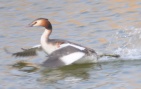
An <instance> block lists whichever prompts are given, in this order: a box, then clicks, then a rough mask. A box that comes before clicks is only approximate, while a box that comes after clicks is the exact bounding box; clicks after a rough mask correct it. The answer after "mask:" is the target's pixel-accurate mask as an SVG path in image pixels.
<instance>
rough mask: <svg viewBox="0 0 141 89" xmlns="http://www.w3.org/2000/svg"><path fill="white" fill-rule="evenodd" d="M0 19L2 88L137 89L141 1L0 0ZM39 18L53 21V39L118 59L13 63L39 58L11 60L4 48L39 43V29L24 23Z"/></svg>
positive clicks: (140, 63)
mask: <svg viewBox="0 0 141 89" xmlns="http://www.w3.org/2000/svg"><path fill="white" fill-rule="evenodd" d="M0 17H1V18H0V21H1V24H0V43H1V47H0V50H1V51H0V89H78V88H79V89H140V87H141V71H140V69H141V51H140V49H141V1H140V0H108V1H107V0H1V3H0ZM40 17H45V18H48V19H49V20H50V21H51V23H52V24H53V34H52V36H51V38H60V39H65V40H69V41H73V42H76V43H79V44H82V45H85V46H88V47H91V48H93V49H95V51H96V52H97V53H98V54H102V53H107V54H119V55H120V56H121V57H120V58H116V59H115V58H109V57H103V58H100V59H99V63H98V64H82V65H71V66H67V67H63V68H59V69H54V70H47V69H43V68H38V69H34V70H32V71H30V70H29V69H33V68H32V67H20V68H19V67H18V68H15V67H12V65H13V64H15V63H17V62H19V61H26V62H29V63H32V64H38V63H40V62H41V61H42V59H40V58H38V57H29V58H14V57H11V56H10V55H9V54H7V53H5V52H4V50H3V48H8V49H10V51H11V52H17V51H19V50H20V48H28V47H32V46H33V45H36V44H39V42H40V41H39V40H40V36H41V34H42V32H43V28H40V27H39V28H38V27H37V28H29V27H27V25H28V24H29V23H30V22H31V21H32V20H34V19H36V18H40ZM115 60H116V61H115Z"/></svg>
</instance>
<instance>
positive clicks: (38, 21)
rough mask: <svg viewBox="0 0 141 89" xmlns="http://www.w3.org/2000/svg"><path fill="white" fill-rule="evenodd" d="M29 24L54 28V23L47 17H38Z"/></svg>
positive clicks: (49, 28)
mask: <svg viewBox="0 0 141 89" xmlns="http://www.w3.org/2000/svg"><path fill="white" fill-rule="evenodd" d="M29 26H30V27H33V26H41V27H45V28H46V29H48V30H52V25H51V23H50V22H49V21H48V19H46V18H38V19H36V20H34V21H33V22H32V23H30V24H29Z"/></svg>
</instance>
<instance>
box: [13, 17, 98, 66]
mask: <svg viewBox="0 0 141 89" xmlns="http://www.w3.org/2000/svg"><path fill="white" fill-rule="evenodd" d="M29 26H30V27H33V26H41V27H44V28H45V31H44V33H43V34H42V36H41V40H40V43H41V45H38V46H35V47H33V48H30V49H23V52H17V53H13V55H14V56H30V55H32V56H33V55H36V51H40V50H42V49H43V51H44V52H45V53H46V54H47V55H48V58H47V60H46V61H44V62H43V63H42V65H43V66H45V67H51V68H52V67H61V66H65V65H70V64H73V63H95V62H97V57H98V56H97V53H96V52H95V51H94V50H93V49H90V48H87V47H84V46H81V45H79V44H76V43H72V42H69V41H65V40H60V39H50V38H49V36H50V34H51V33H52V25H51V23H50V22H49V20H48V19H46V18H38V19H36V20H34V21H33V22H32V23H30V24H29Z"/></svg>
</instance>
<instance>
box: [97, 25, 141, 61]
mask: <svg viewBox="0 0 141 89" xmlns="http://www.w3.org/2000/svg"><path fill="white" fill-rule="evenodd" d="M107 49H110V51H112V52H110V54H111V53H112V54H118V55H120V58H113V57H102V58H100V59H99V61H100V62H101V61H102V62H103V61H117V60H141V28H135V27H125V26H121V29H119V30H118V31H116V33H115V34H113V36H112V40H111V42H109V45H108V47H107Z"/></svg>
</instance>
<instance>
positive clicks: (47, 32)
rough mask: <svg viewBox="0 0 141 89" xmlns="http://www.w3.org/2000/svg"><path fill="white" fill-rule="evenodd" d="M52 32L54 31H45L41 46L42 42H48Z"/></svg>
mask: <svg viewBox="0 0 141 89" xmlns="http://www.w3.org/2000/svg"><path fill="white" fill-rule="evenodd" d="M51 32H52V30H47V29H45V31H44V33H43V34H42V36H41V44H42V41H46V42H48V40H49V36H50V34H51Z"/></svg>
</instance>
